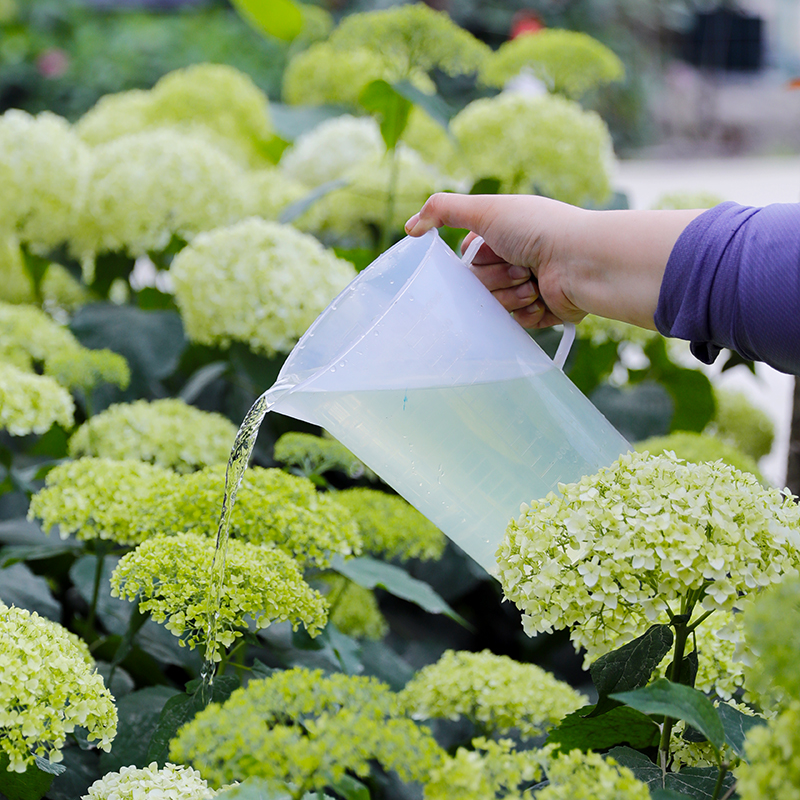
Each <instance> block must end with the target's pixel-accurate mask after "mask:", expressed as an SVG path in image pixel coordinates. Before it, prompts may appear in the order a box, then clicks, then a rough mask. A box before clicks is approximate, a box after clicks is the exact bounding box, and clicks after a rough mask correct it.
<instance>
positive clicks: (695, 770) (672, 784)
mask: <svg viewBox="0 0 800 800" xmlns="http://www.w3.org/2000/svg"><path fill="white" fill-rule="evenodd" d="M718 779H719V770H718V769H717V768H716V767H688V768H687V769H682V770H681V771H680V772H668V773H667V775H666V778H665V781H664V783H665V788H666V789H671V790H672V791H674V792H680V793H681V794H683V795H685V796H686V797H692V798H694V799H695V800H713V798H714V796H715V795H714V790H715V788H716V786H717V780H718ZM734 783H735V779H734V777H733V775H731V774H730V773H728V774H727V775H725V778H724V779H723V781H722V786H721V787H720V790H719V793H718V794H717V795H716V797H717V798H720V797H724V796H725V794H726V792H728V791H729V790H730V788H731V787H732V786H733V784H734ZM764 800H767V798H764ZM776 800H777V798H776Z"/></svg>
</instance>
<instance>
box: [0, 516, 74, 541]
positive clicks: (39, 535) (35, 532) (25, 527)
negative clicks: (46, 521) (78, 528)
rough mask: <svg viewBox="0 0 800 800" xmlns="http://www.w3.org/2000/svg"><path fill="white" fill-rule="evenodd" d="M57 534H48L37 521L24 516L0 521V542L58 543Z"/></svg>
mask: <svg viewBox="0 0 800 800" xmlns="http://www.w3.org/2000/svg"><path fill="white" fill-rule="evenodd" d="M59 541H60V540H59V538H58V536H48V535H47V534H46V533H45V532H44V531H43V530H42V529H41V528H40V527H39V525H38V524H37V523H35V522H31V521H29V520H27V519H25V518H24V517H21V518H17V519H8V520H5V521H4V522H0V542H3V543H4V544H16V545H24V546H27V545H37V546H38V545H47V544H52V545H54V546H56V545H58V544H59Z"/></svg>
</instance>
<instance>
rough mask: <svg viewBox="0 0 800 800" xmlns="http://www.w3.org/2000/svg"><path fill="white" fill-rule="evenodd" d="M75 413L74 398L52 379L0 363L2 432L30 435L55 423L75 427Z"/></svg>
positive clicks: (0, 428)
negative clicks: (73, 425)
mask: <svg viewBox="0 0 800 800" xmlns="http://www.w3.org/2000/svg"><path fill="white" fill-rule="evenodd" d="M74 414H75V404H74V402H73V400H72V396H71V395H70V393H69V392H68V391H67V390H66V389H65V388H64V387H63V386H61V385H60V384H58V383H56V381H54V380H53V379H52V378H48V377H47V376H46V375H35V374H33V373H31V372H27V371H25V370H21V369H18V368H17V367H15V366H14V365H13V364H7V363H5V362H3V361H0V430H4V431H8V432H9V433H10V434H11V435H12V436H26V435H27V434H29V433H44V432H45V431H47V430H49V429H50V428H51V427H52V425H53V424H54V423H58V424H59V425H61V426H62V427H64V428H71V427H72V424H73V421H74Z"/></svg>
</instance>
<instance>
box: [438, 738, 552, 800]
mask: <svg viewBox="0 0 800 800" xmlns="http://www.w3.org/2000/svg"><path fill="white" fill-rule="evenodd" d="M540 762H541V756H540V754H539V753H538V751H533V750H514V747H513V742H511V741H510V740H508V739H500V740H499V741H492V740H490V739H485V738H482V737H481V738H478V739H473V740H472V749H471V750H468V749H467V748H465V747H459V748H458V750H457V751H456V754H455V755H454V756H453V757H452V758H450V757H448V758H446V759H445V761H444V763H443V764H442V765H441V766H440V767H439V768H438V769H435V770H434V771H433V774H432V776H431V779H430V780H429V781H428V783H426V784H425V786H424V792H425V794H424V798H425V800H475V798H478V797H486V798H491V797H502V798H503V800H522V798H523V797H526V798H527V797H530V793H529V792H527V791H526V792H520V788H519V787H520V785H521V784H525V783H531V782H532V781H538V780H539V779H540V778H541V774H542V768H541V763H540Z"/></svg>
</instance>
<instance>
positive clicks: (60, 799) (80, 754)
mask: <svg viewBox="0 0 800 800" xmlns="http://www.w3.org/2000/svg"><path fill="white" fill-rule="evenodd" d="M63 755H64V758H63V760H62V762H61V763H62V765H63V766H64V767H66V770H65V771H64V773H63V774H61V775H56V777H55V780H54V781H53V783H52V785H51V786H50V791H48V793H47V797H48V800H76V798H78V797H83V796H84V795H85V794H86V792H87V790H88V788H89V787H90V786H91V785H92V784H93V783H94V782H95V781H96V780H97V779H98V778H99V777H100V776H101V771H100V758H99V757H98V755H97V750H81V749H80V748H79V747H66V748H64V753H63Z"/></svg>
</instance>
